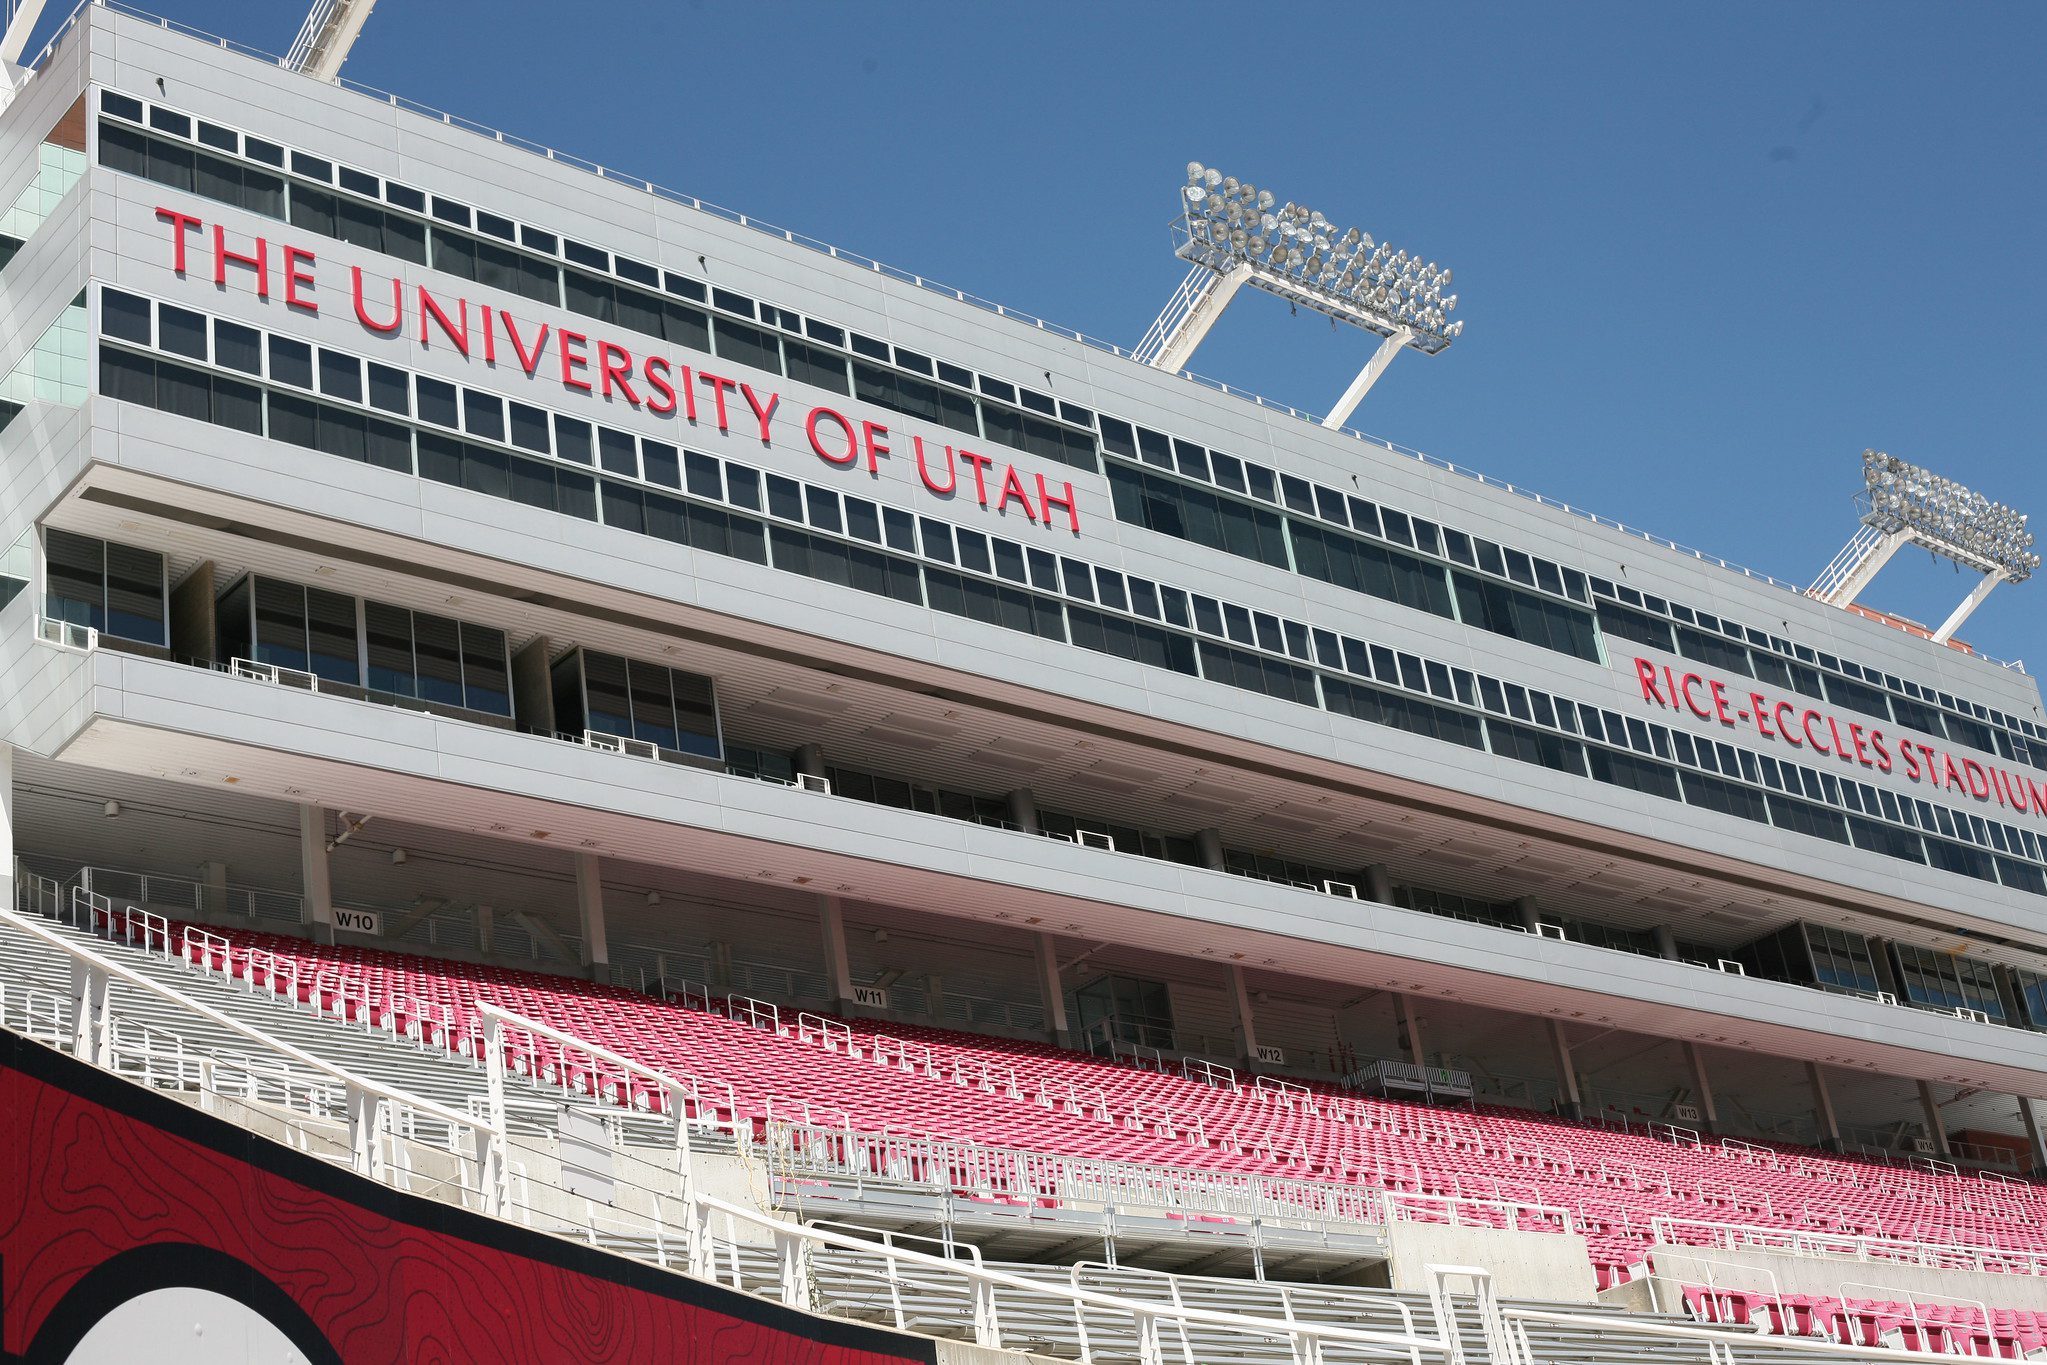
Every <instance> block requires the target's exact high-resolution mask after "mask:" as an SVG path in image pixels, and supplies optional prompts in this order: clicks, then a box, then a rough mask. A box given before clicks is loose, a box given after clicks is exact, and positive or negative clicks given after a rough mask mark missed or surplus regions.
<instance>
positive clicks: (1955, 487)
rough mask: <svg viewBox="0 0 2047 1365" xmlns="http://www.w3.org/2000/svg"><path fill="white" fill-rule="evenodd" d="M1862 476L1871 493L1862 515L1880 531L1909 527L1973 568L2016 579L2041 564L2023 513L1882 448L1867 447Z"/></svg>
mask: <svg viewBox="0 0 2047 1365" xmlns="http://www.w3.org/2000/svg"><path fill="white" fill-rule="evenodd" d="M1862 481H1863V483H1864V485H1865V486H1866V487H1867V489H1868V493H1869V514H1868V515H1867V516H1865V517H1864V518H1863V520H1864V521H1865V522H1867V523H1868V524H1869V525H1871V526H1874V527H1875V528H1876V529H1877V530H1879V531H1885V532H1897V531H1905V532H1909V533H1911V534H1912V536H1913V538H1914V539H1915V540H1918V541H1920V542H1921V543H1922V544H1926V545H1927V546H1928V548H1930V549H1935V550H1938V551H1939V552H1940V553H1943V554H1946V555H1948V556H1949V558H1952V559H1956V560H1958V561H1960V562H1962V563H1965V564H1968V565H1969V566H1970V567H1972V568H1979V569H1980V568H1986V567H1987V568H1988V569H1990V570H2002V571H2003V573H2004V575H2005V577H2006V578H2008V579H2009V580H2010V581H2012V582H2014V583H2018V582H2022V581H2024V580H2025V579H2026V578H2028V577H2030V576H2031V575H2032V572H2033V571H2034V570H2035V569H2037V568H2039V567H2040V556H2039V554H2038V553H2037V552H2036V551H2034V549H2033V548H2032V547H2033V533H2032V532H2031V531H2029V530H2027V529H2026V515H2025V513H2023V512H2018V511H2014V510H2013V509H2011V508H2009V507H2006V506H2005V505H2004V504H2003V503H2001V502H1992V501H1991V500H1990V499H1988V498H1986V497H1984V496H1983V495H1982V494H1981V493H1976V492H1972V491H1970V490H1969V489H1968V488H1966V487H1964V486H1963V485H1961V484H1959V483H1956V482H1955V481H1954V480H1953V479H1944V478H1942V477H1940V475H1938V474H1935V473H1932V472H1931V471H1929V470H1926V469H1924V468H1921V467H1920V466H1919V465H1916V464H1912V463H1910V462H1908V461H1905V460H1901V459H1899V458H1898V457H1897V456H1895V455H1886V454H1885V453H1884V452H1882V451H1880V450H1865V451H1863V452H1862Z"/></svg>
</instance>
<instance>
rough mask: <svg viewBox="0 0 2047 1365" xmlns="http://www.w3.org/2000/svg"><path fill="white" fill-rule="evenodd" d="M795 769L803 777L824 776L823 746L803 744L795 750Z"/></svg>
mask: <svg viewBox="0 0 2047 1365" xmlns="http://www.w3.org/2000/svg"><path fill="white" fill-rule="evenodd" d="M796 771H797V773H798V775H800V776H803V777H823V776H824V747H823V746H822V745H818V744H804V745H801V746H799V747H798V748H797V750H796Z"/></svg>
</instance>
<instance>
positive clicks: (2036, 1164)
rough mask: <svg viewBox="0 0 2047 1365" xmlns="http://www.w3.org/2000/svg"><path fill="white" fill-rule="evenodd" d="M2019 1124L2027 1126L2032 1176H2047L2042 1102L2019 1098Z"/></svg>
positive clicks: (2046, 1146) (2046, 1137)
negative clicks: (2041, 1117) (2042, 1127)
mask: <svg viewBox="0 0 2047 1365" xmlns="http://www.w3.org/2000/svg"><path fill="white" fill-rule="evenodd" d="M2019 1122H2020V1123H2023V1124H2024V1125H2025V1126H2026V1146H2027V1147H2028V1148H2029V1149H2031V1151H2032V1155H2033V1170H2032V1176H2033V1178H2034V1179H2035V1180H2037V1179H2039V1178H2040V1177H2041V1176H2043V1175H2047V1134H2043V1133H2042V1131H2041V1123H2040V1102H2039V1101H2038V1100H2032V1099H2027V1098H2026V1097H2025V1096H2024V1095H2021V1096H2019Z"/></svg>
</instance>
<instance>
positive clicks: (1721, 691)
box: [1706, 678, 1734, 725]
mask: <svg viewBox="0 0 2047 1365" xmlns="http://www.w3.org/2000/svg"><path fill="white" fill-rule="evenodd" d="M1706 690H1707V691H1709V692H1711V693H1712V694H1713V714H1714V716H1716V717H1717V718H1718V719H1719V721H1720V723H1721V724H1722V725H1732V724H1734V713H1733V712H1731V711H1729V710H1728V709H1727V689H1726V688H1725V687H1722V686H1721V685H1720V679H1718V678H1715V679H1713V682H1712V684H1711V685H1710V686H1709V687H1708V688H1707V689H1706Z"/></svg>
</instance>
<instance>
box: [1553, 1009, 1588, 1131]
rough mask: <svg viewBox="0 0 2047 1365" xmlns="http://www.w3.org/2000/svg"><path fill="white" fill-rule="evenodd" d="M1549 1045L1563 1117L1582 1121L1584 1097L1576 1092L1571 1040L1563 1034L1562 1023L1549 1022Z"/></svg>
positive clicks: (1576, 1075) (1576, 1076) (1576, 1069)
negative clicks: (1553, 1060) (1555, 1067)
mask: <svg viewBox="0 0 2047 1365" xmlns="http://www.w3.org/2000/svg"><path fill="white" fill-rule="evenodd" d="M1549 1045H1550V1051H1551V1053H1552V1054H1553V1055H1554V1056H1555V1057H1556V1062H1557V1091H1558V1098H1559V1099H1561V1100H1562V1101H1563V1105H1562V1108H1563V1111H1564V1117H1566V1118H1570V1119H1582V1118H1584V1117H1585V1097H1584V1096H1583V1095H1582V1094H1580V1093H1579V1090H1578V1068H1577V1067H1576V1066H1575V1065H1573V1063H1572V1061H1571V1038H1570V1035H1569V1034H1567V1033H1565V1032H1564V1021H1563V1020H1561V1019H1552V1020H1550V1021H1549Z"/></svg>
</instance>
